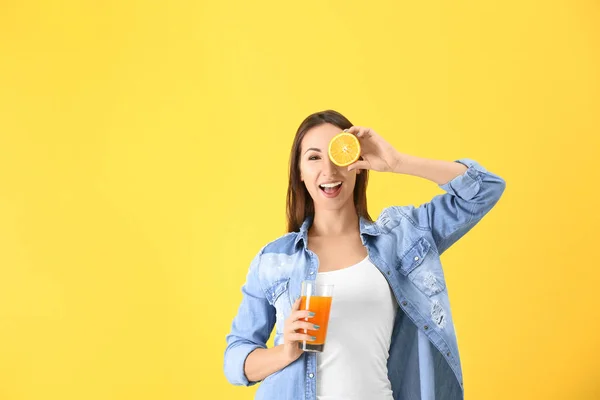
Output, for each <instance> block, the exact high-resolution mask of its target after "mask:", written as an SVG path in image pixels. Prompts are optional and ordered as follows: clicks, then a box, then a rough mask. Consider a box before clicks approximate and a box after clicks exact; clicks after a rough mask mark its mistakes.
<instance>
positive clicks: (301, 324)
mask: <svg viewBox="0 0 600 400" xmlns="http://www.w3.org/2000/svg"><path fill="white" fill-rule="evenodd" d="M320 328H321V327H320V326H319V325H315V324H313V323H312V322H306V321H296V322H294V323H293V324H292V325H291V326H290V329H291V330H292V331H294V332H297V331H298V330H299V329H306V330H309V331H318V330H319V329H320Z"/></svg>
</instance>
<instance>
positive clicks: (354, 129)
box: [344, 126, 361, 136]
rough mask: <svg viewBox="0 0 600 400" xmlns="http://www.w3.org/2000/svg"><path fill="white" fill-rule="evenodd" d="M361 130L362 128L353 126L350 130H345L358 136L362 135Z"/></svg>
mask: <svg viewBox="0 0 600 400" xmlns="http://www.w3.org/2000/svg"><path fill="white" fill-rule="evenodd" d="M360 129H361V127H360V126H351V127H350V128H348V129H344V132H348V133H353V134H355V135H357V136H358V134H359V133H360Z"/></svg>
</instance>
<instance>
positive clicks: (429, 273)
mask: <svg viewBox="0 0 600 400" xmlns="http://www.w3.org/2000/svg"><path fill="white" fill-rule="evenodd" d="M431 247H432V246H431V243H430V242H429V241H428V240H427V239H426V238H424V237H421V238H419V239H417V240H416V241H415V243H413V245H412V246H411V247H410V249H409V250H408V251H407V252H406V253H405V254H404V255H403V256H402V257H401V259H400V265H399V268H398V269H399V270H400V272H401V273H402V274H403V275H405V276H407V277H408V278H409V279H410V281H411V282H412V284H413V285H415V286H416V287H417V289H419V290H420V291H421V292H423V294H425V295H426V296H428V297H431V296H434V295H436V294H438V293H440V292H442V291H443V290H444V289H445V288H446V282H445V279H444V273H443V271H442V265H441V263H440V259H439V256H438V255H437V252H436V251H434V250H433V249H432V248H431Z"/></svg>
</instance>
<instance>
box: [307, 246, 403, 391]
mask: <svg viewBox="0 0 600 400" xmlns="http://www.w3.org/2000/svg"><path fill="white" fill-rule="evenodd" d="M317 283H321V284H325V283H327V284H333V285H335V286H334V288H333V299H332V303H331V311H330V316H329V328H328V330H327V338H326V340H325V347H324V350H323V353H317V399H318V400H353V399H357V400H358V399H360V400H364V399H369V400H393V396H392V387H391V384H390V381H389V379H388V375H387V360H388V356H389V349H390V342H391V338H392V329H393V327H394V319H395V317H396V312H397V307H398V305H397V303H396V300H395V299H394V295H393V293H392V290H391V289H390V287H389V285H388V283H387V280H386V279H385V277H384V276H383V275H382V274H381V272H379V270H378V269H377V268H376V267H375V266H374V265H373V264H372V263H371V261H369V259H368V257H367V258H365V259H364V260H363V261H361V262H360V263H358V264H356V265H353V266H351V267H348V268H343V269H340V270H336V271H329V272H319V273H318V274H317Z"/></svg>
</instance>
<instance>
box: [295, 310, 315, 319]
mask: <svg viewBox="0 0 600 400" xmlns="http://www.w3.org/2000/svg"><path fill="white" fill-rule="evenodd" d="M314 316H315V313H314V312H312V311H308V310H300V311H294V312H293V313H292V314H291V315H290V317H291V320H292V322H294V321H297V320H299V319H303V318H312V317H314Z"/></svg>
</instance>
